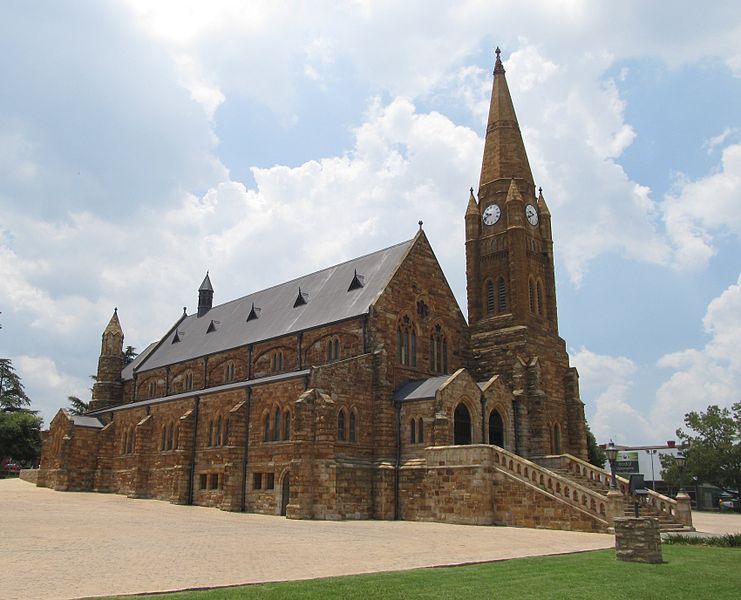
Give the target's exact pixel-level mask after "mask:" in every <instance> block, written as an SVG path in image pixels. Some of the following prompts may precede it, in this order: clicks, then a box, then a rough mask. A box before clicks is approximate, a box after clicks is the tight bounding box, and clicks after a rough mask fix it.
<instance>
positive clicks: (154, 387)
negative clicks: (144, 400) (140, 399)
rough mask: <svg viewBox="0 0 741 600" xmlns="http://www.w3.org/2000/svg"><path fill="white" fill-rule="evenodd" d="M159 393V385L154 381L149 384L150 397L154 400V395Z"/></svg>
mask: <svg viewBox="0 0 741 600" xmlns="http://www.w3.org/2000/svg"><path fill="white" fill-rule="evenodd" d="M156 391H157V384H156V383H155V382H154V381H150V382H149V397H150V398H154V393H155V392H156Z"/></svg>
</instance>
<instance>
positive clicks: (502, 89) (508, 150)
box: [465, 48, 586, 456]
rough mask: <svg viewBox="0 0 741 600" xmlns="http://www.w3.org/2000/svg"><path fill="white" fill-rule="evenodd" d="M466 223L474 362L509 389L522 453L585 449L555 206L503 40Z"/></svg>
mask: <svg viewBox="0 0 741 600" xmlns="http://www.w3.org/2000/svg"><path fill="white" fill-rule="evenodd" d="M465 223H466V277H467V293H468V321H469V325H470V333H471V351H472V352H471V354H472V364H471V368H472V370H473V371H474V372H475V373H476V374H477V376H478V378H479V380H487V379H489V378H490V377H491V376H493V375H499V376H500V377H501V378H502V380H503V381H504V382H506V383H507V384H508V385H509V386H510V388H511V389H512V390H513V394H514V397H515V401H514V406H513V409H514V410H513V414H514V415H515V417H514V420H515V423H513V424H512V428H513V429H514V431H515V440H516V446H517V451H518V453H520V454H523V455H525V456H531V455H533V456H534V455H543V454H548V453H555V452H561V451H565V452H570V453H572V454H576V455H577V456H585V455H586V435H585V428H584V410H583V404H582V402H581V400H580V399H579V390H578V374H577V372H576V369H575V368H573V367H570V366H569V357H568V354H567V353H566V344H565V342H564V341H563V340H562V339H561V338H560V337H559V336H558V316H557V312H556V284H555V274H554V261H553V237H552V233H551V214H550V212H549V210H548V207H547V206H546V203H545V199H544V197H543V193H542V190H538V192H537V195H536V189H535V182H534V179H533V175H532V172H531V170H530V163H529V161H528V158H527V153H526V152H525V145H524V143H523V141H522V133H521V131H520V126H519V123H518V121H517V116H516V115H515V109H514V105H513V103H512V97H511V96H510V93H509V88H508V86H507V79H506V77H505V71H504V65H503V64H502V61H501V58H500V50H499V48H497V50H496V63H495V67H494V83H493V87H492V94H491V104H490V106H489V118H488V121H487V126H486V139H485V143H484V156H483V160H482V164H481V177H480V179H479V188H478V199H477V198H476V194H475V193H474V190H473V189H471V190H470V196H469V199H468V207H467V209H466V214H465Z"/></svg>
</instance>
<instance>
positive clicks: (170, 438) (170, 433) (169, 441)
mask: <svg viewBox="0 0 741 600" xmlns="http://www.w3.org/2000/svg"><path fill="white" fill-rule="evenodd" d="M174 442H175V437H174V432H173V424H172V423H170V425H169V426H168V428H167V449H168V450H172V446H173V443H174Z"/></svg>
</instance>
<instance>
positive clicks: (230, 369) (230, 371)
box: [224, 361, 236, 383]
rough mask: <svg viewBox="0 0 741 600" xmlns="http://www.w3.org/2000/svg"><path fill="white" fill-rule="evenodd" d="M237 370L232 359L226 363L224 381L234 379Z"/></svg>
mask: <svg viewBox="0 0 741 600" xmlns="http://www.w3.org/2000/svg"><path fill="white" fill-rule="evenodd" d="M235 371H236V368H235V366H234V363H233V362H232V361H229V362H228V363H226V367H225V368H224V381H225V382H227V383H229V382H230V381H234V374H235Z"/></svg>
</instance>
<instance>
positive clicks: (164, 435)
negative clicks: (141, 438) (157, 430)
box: [160, 425, 167, 450]
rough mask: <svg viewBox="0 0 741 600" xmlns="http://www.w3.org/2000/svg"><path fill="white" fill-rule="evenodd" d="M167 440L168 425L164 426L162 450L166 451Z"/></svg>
mask: <svg viewBox="0 0 741 600" xmlns="http://www.w3.org/2000/svg"><path fill="white" fill-rule="evenodd" d="M166 439H167V426H166V425H163V426H162V441H161V443H160V450H164V449H165V442H166Z"/></svg>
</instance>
